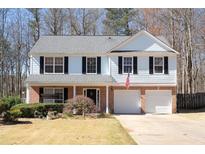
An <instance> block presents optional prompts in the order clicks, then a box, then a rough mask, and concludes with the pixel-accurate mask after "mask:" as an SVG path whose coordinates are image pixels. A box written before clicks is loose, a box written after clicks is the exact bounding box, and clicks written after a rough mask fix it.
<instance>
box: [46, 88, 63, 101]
mask: <svg viewBox="0 0 205 154" xmlns="http://www.w3.org/2000/svg"><path fill="white" fill-rule="evenodd" d="M45 89H52V91H53V94H55V90H56V89H61V90H62V91H63V98H62V99H49V100H53V102H55V100H62V103H64V88H61V87H43V94H44V92H45ZM43 103H44V99H43Z"/></svg>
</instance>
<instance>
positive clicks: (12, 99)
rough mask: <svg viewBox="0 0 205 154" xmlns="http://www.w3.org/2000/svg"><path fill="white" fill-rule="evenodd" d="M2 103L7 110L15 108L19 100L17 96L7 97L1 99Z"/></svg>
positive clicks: (19, 102)
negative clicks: (5, 105) (6, 106)
mask: <svg viewBox="0 0 205 154" xmlns="http://www.w3.org/2000/svg"><path fill="white" fill-rule="evenodd" d="M2 102H4V103H6V104H7V105H8V108H9V109H10V108H11V107H12V106H15V105H17V104H21V103H22V102H21V99H20V97H19V96H9V97H4V98H2Z"/></svg>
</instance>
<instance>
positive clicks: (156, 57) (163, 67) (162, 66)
mask: <svg viewBox="0 0 205 154" xmlns="http://www.w3.org/2000/svg"><path fill="white" fill-rule="evenodd" d="M155 58H162V63H163V64H162V73H156V72H155ZM156 66H159V65H156ZM153 74H156V75H161V74H163V75H164V57H160V56H159V57H158V56H157V57H153Z"/></svg>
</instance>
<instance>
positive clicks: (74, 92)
mask: <svg viewBox="0 0 205 154" xmlns="http://www.w3.org/2000/svg"><path fill="white" fill-rule="evenodd" d="M75 96H76V86H75V85H74V86H73V97H75Z"/></svg>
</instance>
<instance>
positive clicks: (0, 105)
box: [0, 102, 9, 115]
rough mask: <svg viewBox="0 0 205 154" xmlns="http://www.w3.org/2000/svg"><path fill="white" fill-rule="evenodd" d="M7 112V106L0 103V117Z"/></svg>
mask: <svg viewBox="0 0 205 154" xmlns="http://www.w3.org/2000/svg"><path fill="white" fill-rule="evenodd" d="M7 110H9V105H8V104H7V103H5V102H0V115H1V114H2V113H3V112H6V111H7Z"/></svg>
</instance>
